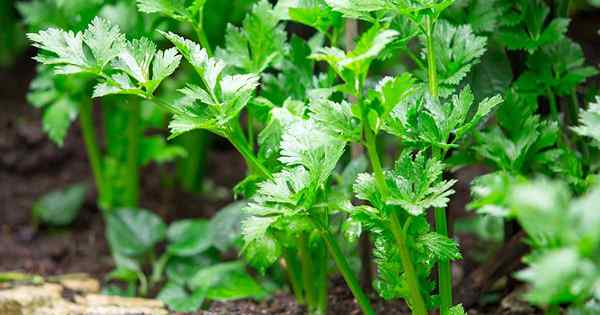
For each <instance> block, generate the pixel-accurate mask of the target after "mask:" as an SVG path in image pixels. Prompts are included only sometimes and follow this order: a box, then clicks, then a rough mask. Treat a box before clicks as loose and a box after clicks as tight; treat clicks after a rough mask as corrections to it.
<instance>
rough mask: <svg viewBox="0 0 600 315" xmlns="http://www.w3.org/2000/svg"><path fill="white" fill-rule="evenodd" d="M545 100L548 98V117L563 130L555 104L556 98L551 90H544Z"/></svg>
mask: <svg viewBox="0 0 600 315" xmlns="http://www.w3.org/2000/svg"><path fill="white" fill-rule="evenodd" d="M546 98H548V102H549V103H550V115H551V116H552V119H553V120H554V121H556V123H557V124H558V125H559V126H560V127H561V129H563V128H562V127H563V124H562V122H561V120H560V116H559V115H558V105H557V104H556V97H555V95H554V92H552V90H551V89H547V90H546Z"/></svg>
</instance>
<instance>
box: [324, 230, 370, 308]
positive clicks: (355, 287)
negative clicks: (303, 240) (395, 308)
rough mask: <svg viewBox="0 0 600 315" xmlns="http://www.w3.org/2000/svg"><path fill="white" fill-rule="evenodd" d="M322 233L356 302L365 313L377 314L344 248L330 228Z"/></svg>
mask: <svg viewBox="0 0 600 315" xmlns="http://www.w3.org/2000/svg"><path fill="white" fill-rule="evenodd" d="M321 235H322V237H323V240H324V241H325V245H327V249H328V250H329V253H330V254H331V256H333V260H334V261H335V264H336V265H337V267H338V269H339V271H340V273H341V274H342V277H344V280H346V284H348V287H350V291H352V294H353V295H354V298H356V302H357V303H358V306H359V307H360V309H361V310H362V312H363V314H365V315H375V311H374V310H373V307H372V306H371V303H370V302H369V298H368V297H367V295H366V294H365V292H364V291H363V289H362V288H361V287H360V284H359V283H358V279H357V278H356V276H355V275H354V273H353V272H352V269H351V268H350V265H349V264H348V261H347V260H346V257H345V256H344V254H343V253H342V250H341V249H340V246H339V245H338V243H337V241H336V240H335V238H334V237H333V235H331V232H329V230H327V229H321Z"/></svg>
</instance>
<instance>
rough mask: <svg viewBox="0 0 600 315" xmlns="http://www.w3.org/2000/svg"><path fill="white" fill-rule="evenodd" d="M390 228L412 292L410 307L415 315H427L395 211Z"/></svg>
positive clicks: (391, 216) (391, 217)
mask: <svg viewBox="0 0 600 315" xmlns="http://www.w3.org/2000/svg"><path fill="white" fill-rule="evenodd" d="M390 227H391V230H392V234H394V238H395V239H396V244H397V245H398V250H399V251H400V260H401V261H402V266H403V267H404V273H405V274H406V282H407V285H408V290H409V291H410V292H409V294H410V299H411V305H410V306H411V308H412V311H413V314H415V315H427V308H426V307H425V302H424V301H423V297H422V295H421V290H420V288H419V282H418V280H417V273H416V272H415V268H414V266H413V263H412V260H411V258H410V252H409V251H408V247H407V246H406V235H405V234H404V231H403V229H402V225H401V224H400V220H399V219H398V215H397V214H396V212H393V211H392V213H391V215H390Z"/></svg>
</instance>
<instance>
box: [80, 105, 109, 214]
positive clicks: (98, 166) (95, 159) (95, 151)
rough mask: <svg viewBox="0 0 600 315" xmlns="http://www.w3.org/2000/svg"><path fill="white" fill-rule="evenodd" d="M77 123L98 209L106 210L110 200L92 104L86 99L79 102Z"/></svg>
mask: <svg viewBox="0 0 600 315" xmlns="http://www.w3.org/2000/svg"><path fill="white" fill-rule="evenodd" d="M79 123H80V125H81V133H82V134H83V142H84V144H85V150H86V153H87V158H88V160H89V162H90V166H91V168H92V174H93V175H94V183H95V185H96V189H97V190H98V200H100V202H99V204H100V209H102V210H107V208H108V207H109V205H110V203H111V199H112V198H109V190H107V189H106V188H105V186H104V183H105V179H104V176H103V174H102V162H101V161H102V158H101V156H100V149H99V148H98V142H97V141H96V138H97V136H96V130H95V128H94V121H93V119H92V102H91V100H90V99H88V98H86V99H84V100H82V102H81V106H80V108H79Z"/></svg>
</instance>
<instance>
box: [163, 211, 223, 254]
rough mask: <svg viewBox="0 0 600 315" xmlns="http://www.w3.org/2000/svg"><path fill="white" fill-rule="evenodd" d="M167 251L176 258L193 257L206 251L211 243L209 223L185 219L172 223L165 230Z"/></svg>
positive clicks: (211, 235) (211, 231) (211, 229)
mask: <svg viewBox="0 0 600 315" xmlns="http://www.w3.org/2000/svg"><path fill="white" fill-rule="evenodd" d="M167 241H168V242H169V245H168V246H167V251H168V252H169V253H171V254H173V255H176V256H194V255H197V254H200V253H202V252H204V251H205V250H207V249H208V248H209V247H210V246H211V245H212V242H213V227H212V226H210V223H209V221H207V220H202V219H187V220H180V221H176V222H173V223H171V224H170V225H169V228H168V229H167Z"/></svg>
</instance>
